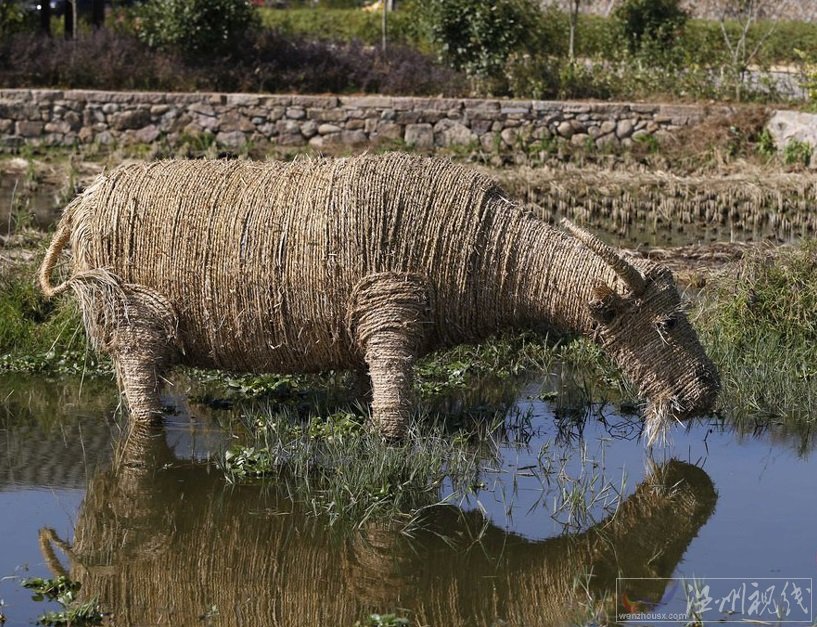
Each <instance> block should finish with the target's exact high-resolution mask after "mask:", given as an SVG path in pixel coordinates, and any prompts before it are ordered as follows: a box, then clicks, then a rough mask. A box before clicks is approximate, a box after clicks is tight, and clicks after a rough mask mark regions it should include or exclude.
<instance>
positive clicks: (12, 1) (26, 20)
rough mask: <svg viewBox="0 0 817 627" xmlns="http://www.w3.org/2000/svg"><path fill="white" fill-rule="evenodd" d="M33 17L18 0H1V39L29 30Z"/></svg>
mask: <svg viewBox="0 0 817 627" xmlns="http://www.w3.org/2000/svg"><path fill="white" fill-rule="evenodd" d="M32 17H33V16H32V15H31V14H29V13H28V12H27V11H25V10H24V9H23V8H22V6H21V5H20V3H18V2H16V0H0V37H8V36H9V35H11V34H13V33H18V32H20V31H24V30H27V29H28V28H30V27H31V26H32V23H33V19H32Z"/></svg>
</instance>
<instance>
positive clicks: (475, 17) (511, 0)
mask: <svg viewBox="0 0 817 627" xmlns="http://www.w3.org/2000/svg"><path fill="white" fill-rule="evenodd" d="M422 15H423V17H424V19H425V20H426V21H427V24H428V32H429V36H430V39H431V41H432V42H433V44H434V45H435V46H436V47H437V49H438V52H439V54H440V57H441V59H442V60H443V61H445V62H447V63H448V64H450V65H451V66H452V67H453V68H455V69H457V70H463V71H465V72H466V73H467V74H468V75H469V76H471V77H474V78H480V79H486V78H490V77H496V76H500V75H501V73H502V70H503V68H504V66H505V63H506V61H507V59H508V57H509V55H510V54H511V53H512V52H514V51H516V50H520V49H523V48H525V47H533V46H534V38H535V37H536V36H537V34H538V33H540V32H541V29H540V28H539V27H540V26H541V20H542V13H541V11H540V9H539V7H538V5H537V4H535V3H534V2H533V0H497V1H488V0H429V2H428V3H427V4H425V5H424V11H423V13H422Z"/></svg>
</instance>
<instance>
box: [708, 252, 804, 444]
mask: <svg viewBox="0 0 817 627" xmlns="http://www.w3.org/2000/svg"><path fill="white" fill-rule="evenodd" d="M698 318H699V320H698V321H699V327H700V328H701V333H702V339H703V341H704V343H705V345H706V347H707V349H708V352H709V354H710V356H711V357H712V358H713V360H714V361H715V363H716V364H717V365H718V367H719V368H720V371H721V379H722V386H723V390H722V392H721V396H720V407H721V411H722V412H723V413H724V415H725V416H726V417H727V418H728V419H729V420H730V421H731V422H733V423H734V424H735V425H736V426H737V427H738V428H739V429H741V430H744V431H746V432H754V431H757V430H759V429H760V430H763V429H766V428H768V427H770V426H773V425H779V424H782V426H783V427H784V428H785V429H786V430H787V431H789V432H790V433H792V434H794V435H795V436H796V437H798V438H799V440H800V443H799V446H800V448H801V450H802V451H803V452H805V451H806V450H807V449H808V448H809V446H810V442H809V441H810V439H811V431H812V428H813V426H814V420H815V416H817V244H815V242H814V241H810V242H807V243H805V244H804V245H802V246H801V247H800V248H795V249H780V250H779V251H777V252H775V253H769V252H766V253H760V254H756V255H754V256H751V257H749V258H747V259H745V260H744V261H743V262H741V264H740V265H739V268H738V272H737V273H736V274H729V275H723V276H722V277H720V278H719V279H717V280H715V281H713V282H711V283H710V285H709V286H708V287H707V288H706V290H704V293H703V296H702V299H701V302H700V303H699V316H698Z"/></svg>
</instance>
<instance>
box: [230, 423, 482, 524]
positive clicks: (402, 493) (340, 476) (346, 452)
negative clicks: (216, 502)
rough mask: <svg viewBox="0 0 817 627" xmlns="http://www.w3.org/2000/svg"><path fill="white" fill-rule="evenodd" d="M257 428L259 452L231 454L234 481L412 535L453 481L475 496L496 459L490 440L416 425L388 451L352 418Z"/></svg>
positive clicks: (346, 519) (320, 511) (318, 511)
mask: <svg viewBox="0 0 817 627" xmlns="http://www.w3.org/2000/svg"><path fill="white" fill-rule="evenodd" d="M252 420H253V421H255V422H256V426H255V429H254V431H255V437H256V442H255V445H254V446H251V447H246V446H239V447H236V448H233V449H231V450H230V451H228V452H227V454H226V456H225V461H224V472H225V474H226V475H227V477H228V479H230V480H236V481H238V480H246V479H247V478H249V477H258V476H267V477H273V478H274V481H275V482H276V483H278V484H280V483H281V482H284V483H285V484H286V485H287V490H288V491H289V492H290V494H291V495H292V497H293V499H294V500H296V501H299V502H302V503H304V504H305V505H307V507H309V508H311V510H312V513H313V514H315V515H318V516H322V517H324V516H325V517H326V518H327V519H328V520H329V521H330V523H335V522H340V523H341V524H343V525H348V524H351V525H353V526H363V525H365V524H366V523H368V522H370V521H372V520H378V519H384V518H387V519H389V520H392V521H394V522H400V523H402V524H403V525H404V526H405V527H406V528H407V529H410V528H411V527H413V526H414V525H415V524H417V523H418V522H419V521H420V520H421V518H422V513H423V510H424V509H425V508H427V507H431V506H434V505H437V504H440V503H441V501H440V486H441V484H442V482H443V480H444V479H445V478H446V477H449V478H451V479H452V480H454V481H455V482H456V486H455V489H457V490H465V491H467V490H470V489H471V486H473V485H474V484H476V481H477V477H478V475H479V466H480V463H481V460H482V459H483V458H484V457H485V456H488V457H490V456H491V455H492V454H493V452H492V451H490V450H486V446H485V445H486V441H485V440H480V441H479V442H478V443H477V444H476V445H475V444H474V443H473V442H472V441H471V437H469V435H468V434H459V435H458V436H456V437H451V436H450V435H449V434H447V433H444V432H443V430H442V429H441V428H439V427H436V426H433V425H432V426H425V425H424V426H423V427H422V428H419V427H418V426H417V425H415V426H414V427H413V428H412V429H411V430H410V433H409V435H408V437H407V438H406V439H405V441H403V442H402V443H401V444H399V445H389V444H387V443H385V442H384V441H383V440H382V438H381V437H380V436H379V435H378V434H377V433H374V432H372V431H370V430H368V429H366V428H365V427H364V426H363V424H362V423H361V422H360V418H359V417H358V416H355V415H353V414H348V413H347V414H335V415H332V416H330V417H329V418H328V419H322V418H317V417H313V418H312V419H311V420H309V421H308V422H305V423H303V422H300V421H298V420H297V419H293V417H292V416H291V415H287V413H286V412H281V413H278V414H275V415H270V414H268V415H266V416H263V418H260V419H259V418H258V417H253V418H252Z"/></svg>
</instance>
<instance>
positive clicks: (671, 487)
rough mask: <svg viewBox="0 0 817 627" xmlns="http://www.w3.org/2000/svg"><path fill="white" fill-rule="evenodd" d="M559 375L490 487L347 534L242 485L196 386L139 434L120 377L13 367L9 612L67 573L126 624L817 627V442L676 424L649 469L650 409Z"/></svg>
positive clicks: (4, 558) (13, 618)
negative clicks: (597, 395) (115, 382)
mask: <svg viewBox="0 0 817 627" xmlns="http://www.w3.org/2000/svg"><path fill="white" fill-rule="evenodd" d="M80 386H82V391H81V392H80ZM550 388H551V386H550V384H549V382H548V380H547V379H546V380H541V379H538V380H532V381H528V382H526V383H525V384H524V385H522V384H519V385H518V386H517V387H516V388H515V389H514V390H513V392H514V396H515V399H516V400H515V401H513V402H512V403H510V404H509V406H508V408H507V411H506V414H505V418H504V423H503V424H502V425H500V426H499V428H498V429H497V430H496V431H495V433H494V435H493V438H494V442H495V447H494V448H493V450H492V453H491V454H488V455H484V456H482V457H481V458H480V459H479V461H478V474H477V475H476V476H475V477H474V480H473V481H472V482H471V483H470V485H469V486H468V487H467V489H465V490H463V489H462V486H458V487H457V486H454V485H453V484H452V483H451V482H450V481H443V483H442V484H441V485H440V486H439V487H438V491H439V495H438V496H439V498H440V499H443V500H445V501H446V504H444V505H438V506H435V507H432V508H430V509H429V510H428V511H427V512H425V515H424V518H423V523H422V524H421V525H419V526H418V527H416V528H414V529H413V530H412V531H411V532H410V533H409V534H406V533H404V532H402V531H401V529H400V528H398V527H399V526H397V525H389V524H385V525H384V524H378V523H375V522H367V523H364V524H363V525H360V526H358V527H359V528H354V527H352V528H350V527H344V526H343V525H331V524H329V523H328V522H327V520H326V519H325V518H323V517H320V516H317V517H316V516H315V515H314V514H313V513H312V512H311V511H310V508H309V507H308V506H307V505H305V504H304V503H300V502H298V499H293V498H292V495H291V494H289V493H288V492H287V487H286V486H285V485H283V484H282V483H281V482H276V481H274V480H266V481H255V482H249V483H244V482H239V483H231V482H229V481H228V480H227V478H226V477H225V473H224V472H223V469H222V465H221V464H220V463H219V460H222V459H223V456H224V451H225V450H226V449H227V448H228V447H229V446H230V445H231V442H232V441H234V440H235V439H236V438H237V437H238V436H237V435H236V434H234V433H233V432H232V431H231V430H230V429H229V428H225V426H224V425H225V423H226V422H227V421H226V420H224V419H222V417H220V414H221V413H223V412H220V411H218V410H213V409H210V408H207V407H205V406H203V405H196V404H190V403H188V402H187V401H186V400H185V398H184V397H183V396H168V397H167V398H166V399H165V401H166V403H167V404H168V405H169V406H171V408H172V411H171V412H169V414H168V417H167V418H166V419H165V431H164V434H163V435H161V436H155V435H152V436H150V437H146V438H145V439H144V440H140V439H139V438H138V437H134V440H133V441H131V442H129V443H128V444H126V445H125V444H123V442H122V437H123V429H122V426H121V424H120V423H119V422H117V418H116V416H117V414H116V404H117V398H116V394H115V389H114V388H113V387H112V385H111V384H110V383H109V382H105V383H102V384H100V383H94V382H93V381H85V382H81V381H79V380H72V379H66V380H59V381H47V380H43V379H41V378H20V377H9V376H6V377H5V378H3V379H2V380H0V393H1V394H2V396H3V398H4V399H5V402H4V408H3V413H2V415H0V612H2V614H3V615H4V616H5V619H6V623H5V624H7V625H29V624H34V623H35V622H36V621H37V620H38V617H40V616H42V615H43V614H44V613H45V612H46V611H56V610H58V609H59V606H58V604H56V603H54V602H50V603H49V602H48V601H34V600H33V599H32V591H31V590H29V589H26V588H24V587H23V586H22V584H21V580H22V579H23V578H33V577H42V578H53V577H56V576H58V575H60V574H63V575H68V576H70V577H71V579H73V580H76V581H79V582H80V583H81V585H82V588H81V590H80V592H79V595H80V598H82V599H85V600H87V599H96V600H98V602H99V605H100V607H101V608H102V609H103V611H110V612H113V615H114V616H113V623H114V624H121V625H153V624H168V625H196V624H213V625H350V626H351V625H354V624H355V623H356V621H361V622H360V624H362V625H363V624H365V625H369V624H372V625H377V624H383V625H400V624H415V625H564V624H593V623H594V622H595V621H596V620H598V617H599V616H600V615H601V614H599V612H604V613H605V614H606V615H607V616H609V617H611V619H612V618H613V617H614V616H615V612H618V615H619V618H620V619H622V620H621V622H623V623H625V624H633V625H652V624H665V623H662V622H660V621H659V620H658V619H659V618H664V619H667V618H673V617H681V616H683V617H685V618H684V620H682V621H680V622H681V623H684V622H685V621H686V617H687V616H689V614H687V612H688V610H689V609H690V608H692V610H693V611H697V612H698V617H699V618H700V619H701V620H702V621H704V623H705V624H710V623H715V622H717V621H719V620H724V619H728V620H730V621H764V622H763V623H762V624H778V623H781V624H782V623H784V622H785V623H786V624H791V621H797V622H799V624H812V621H813V615H812V606H811V581H812V578H813V577H814V576H815V572H816V571H817V529H815V520H817V499H815V498H814V494H815V493H817V461H815V456H814V453H813V441H812V440H808V439H807V440H805V441H804V439H803V436H802V434H801V435H799V436H794V435H790V434H787V433H785V432H784V431H774V430H765V431H763V432H758V433H740V432H737V431H735V430H734V429H733V428H730V427H729V426H727V425H724V424H722V423H721V422H720V421H719V420H718V419H716V418H714V417H713V418H710V419H706V420H700V421H696V422H695V423H693V424H691V425H689V426H688V428H686V429H684V428H682V427H676V428H675V429H674V430H673V434H672V443H671V444H670V445H669V446H668V447H666V448H661V449H656V451H654V454H653V456H652V459H651V460H650V461H649V462H648V461H647V460H648V456H647V455H646V453H645V450H644V445H643V443H642V442H641V441H640V440H639V439H638V436H639V433H640V424H639V421H638V420H636V419H634V418H633V417H630V416H621V415H617V414H616V413H615V411H613V410H612V408H611V407H610V406H595V407H594V408H593V409H592V411H588V413H587V415H584V416H581V417H580V418H581V419H579V420H577V419H576V417H575V416H566V415H565V413H564V412H563V411H562V410H560V409H559V408H558V407H557V406H556V405H555V404H554V402H553V401H551V400H544V399H551V398H552V390H551V389H550ZM225 411H226V410H225ZM134 451H136V454H134ZM122 455H124V456H125V458H127V457H128V456H129V455H132V456H133V457H134V458H138V461H134V462H129V461H128V460H127V459H126V460H125V461H124V462H122V459H123V458H122ZM115 456H119V457H117V459H119V460H120V463H118V464H116V465H114V463H113V458H114V457H115ZM621 578H624V579H621ZM625 612H626V613H630V614H631V615H633V616H637V617H640V619H633V620H624V616H623V614H622V613H625ZM403 617H405V618H407V619H408V620H409V621H411V622H410V623H401V622H399V621H398V619H399V618H403Z"/></svg>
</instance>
